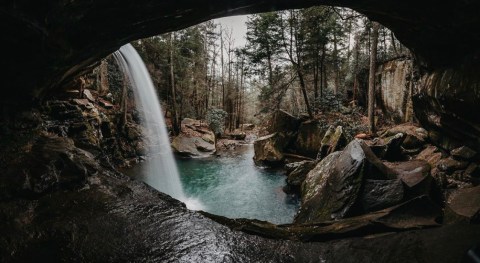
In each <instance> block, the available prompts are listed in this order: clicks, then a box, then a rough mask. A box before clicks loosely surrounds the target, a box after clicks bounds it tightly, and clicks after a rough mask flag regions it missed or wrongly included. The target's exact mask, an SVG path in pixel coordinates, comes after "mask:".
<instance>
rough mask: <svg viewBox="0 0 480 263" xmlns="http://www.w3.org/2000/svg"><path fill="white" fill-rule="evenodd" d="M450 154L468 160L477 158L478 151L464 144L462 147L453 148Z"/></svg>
mask: <svg viewBox="0 0 480 263" xmlns="http://www.w3.org/2000/svg"><path fill="white" fill-rule="evenodd" d="M450 154H451V155H452V156H453V157H454V158H456V159H460V160H466V161H470V160H472V159H473V158H475V156H477V152H476V151H474V150H472V149H470V148H468V147H467V146H462V147H459V148H456V149H453V150H452V151H451V152H450Z"/></svg>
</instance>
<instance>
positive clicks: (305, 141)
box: [295, 120, 328, 158]
mask: <svg viewBox="0 0 480 263" xmlns="http://www.w3.org/2000/svg"><path fill="white" fill-rule="evenodd" d="M327 129H328V128H327V127H325V125H324V124H322V123H320V122H318V121H315V120H310V121H305V122H302V124H300V127H299V128H298V135H297V139H296V141H295V151H296V152H297V153H298V154H300V155H305V156H308V157H311V158H316V157H317V154H318V150H319V149H320V148H321V147H322V141H323V138H324V136H325V133H326V131H327Z"/></svg>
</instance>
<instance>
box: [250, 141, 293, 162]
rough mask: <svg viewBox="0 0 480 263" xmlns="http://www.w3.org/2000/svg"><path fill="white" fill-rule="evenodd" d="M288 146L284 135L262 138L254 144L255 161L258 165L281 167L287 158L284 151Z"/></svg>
mask: <svg viewBox="0 0 480 263" xmlns="http://www.w3.org/2000/svg"><path fill="white" fill-rule="evenodd" d="M286 144H287V141H286V139H285V135H284V134H283V133H274V134H270V135H267V136H264V137H260V138H258V139H257V140H255V142H254V144H253V145H254V151H255V156H254V157H253V160H254V161H255V163H256V164H258V165H262V164H263V165H270V166H276V165H280V164H281V163H282V162H283V160H284V158H285V156H284V155H283V153H282V152H283V150H284V148H285V146H286Z"/></svg>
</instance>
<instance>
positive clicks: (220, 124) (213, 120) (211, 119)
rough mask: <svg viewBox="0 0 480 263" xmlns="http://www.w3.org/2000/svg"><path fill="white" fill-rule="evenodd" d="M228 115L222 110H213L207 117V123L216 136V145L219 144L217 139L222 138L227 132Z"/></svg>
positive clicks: (209, 111) (210, 110)
mask: <svg viewBox="0 0 480 263" xmlns="http://www.w3.org/2000/svg"><path fill="white" fill-rule="evenodd" d="M227 116H228V113H227V112H226V111H224V110H222V109H217V108H211V109H209V110H208V112H207V115H206V121H207V124H208V126H209V127H210V129H211V130H212V131H213V133H214V134H215V145H216V144H217V137H220V136H221V135H222V134H223V132H224V130H225V118H226V117H227Z"/></svg>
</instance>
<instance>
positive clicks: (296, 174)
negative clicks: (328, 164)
mask: <svg viewBox="0 0 480 263" xmlns="http://www.w3.org/2000/svg"><path fill="white" fill-rule="evenodd" d="M316 164H317V162H315V161H302V162H297V163H293V164H290V165H289V167H295V168H294V169H293V170H290V171H288V170H287V185H288V187H289V190H290V191H291V192H294V193H299V192H300V188H301V186H302V184H303V182H304V181H305V178H306V177H307V174H308V173H309V172H310V171H311V170H312V169H313V168H315V166H316Z"/></svg>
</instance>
